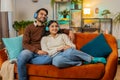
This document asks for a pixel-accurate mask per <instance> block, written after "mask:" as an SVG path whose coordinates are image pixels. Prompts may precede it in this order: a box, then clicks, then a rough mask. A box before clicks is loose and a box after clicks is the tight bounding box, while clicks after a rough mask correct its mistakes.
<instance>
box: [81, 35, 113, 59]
mask: <svg viewBox="0 0 120 80" xmlns="http://www.w3.org/2000/svg"><path fill="white" fill-rule="evenodd" d="M80 50H81V51H83V52H85V53H88V54H90V55H91V56H93V57H107V56H108V55H109V54H110V53H111V52H112V49H111V47H110V46H109V44H108V43H107V41H106V39H105V37H104V35H103V34H100V35H98V36H97V37H96V38H94V39H93V40H91V41H90V42H88V43H87V44H86V45H84V46H83V47H82V48H81V49H80Z"/></svg>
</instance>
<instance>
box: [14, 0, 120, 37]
mask: <svg viewBox="0 0 120 80" xmlns="http://www.w3.org/2000/svg"><path fill="white" fill-rule="evenodd" d="M119 3H120V0H114V1H111V2H110V0H84V4H83V7H90V8H91V10H92V11H93V12H94V10H95V8H99V11H102V10H104V9H108V10H110V11H111V13H112V14H111V15H110V17H111V18H112V17H113V16H114V14H116V13H117V12H120V8H119V7H118V6H119ZM42 7H43V8H46V9H48V11H49V15H48V19H53V10H52V8H51V5H50V0H38V2H33V1H32V0H15V9H14V11H13V17H14V18H13V21H15V20H17V21H19V20H34V18H33V15H34V12H36V10H38V9H39V8H42ZM93 17H94V15H93ZM113 27H114V25H113ZM113 30H114V29H113ZM113 32H114V33H115V31H113ZM118 32H120V30H119V31H118ZM118 32H117V33H115V34H114V35H117V34H119V33H118ZM117 37H119V38H120V36H117Z"/></svg>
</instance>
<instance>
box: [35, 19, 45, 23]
mask: <svg viewBox="0 0 120 80" xmlns="http://www.w3.org/2000/svg"><path fill="white" fill-rule="evenodd" d="M37 20H38V21H39V22H40V23H45V22H46V21H47V19H45V20H44V21H42V20H40V19H39V18H38V19H37Z"/></svg>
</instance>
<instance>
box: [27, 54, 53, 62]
mask: <svg viewBox="0 0 120 80" xmlns="http://www.w3.org/2000/svg"><path fill="white" fill-rule="evenodd" d="M29 62H30V63H32V64H51V63H52V57H50V56H49V55H39V54H35V55H34V58H32V59H31V60H30V61H29Z"/></svg>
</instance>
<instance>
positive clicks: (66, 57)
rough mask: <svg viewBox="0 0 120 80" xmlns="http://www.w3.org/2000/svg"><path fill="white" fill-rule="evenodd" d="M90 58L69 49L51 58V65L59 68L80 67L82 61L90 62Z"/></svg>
mask: <svg viewBox="0 0 120 80" xmlns="http://www.w3.org/2000/svg"><path fill="white" fill-rule="evenodd" d="M91 59H92V56H90V55H88V54H87V53H84V52H82V51H79V50H76V49H74V48H69V49H67V50H65V51H63V52H60V53H58V54H57V55H55V56H54V57H53V61H52V64H53V65H54V66H57V67H59V68H64V67H70V66H75V65H81V64H82V61H87V62H91Z"/></svg>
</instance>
